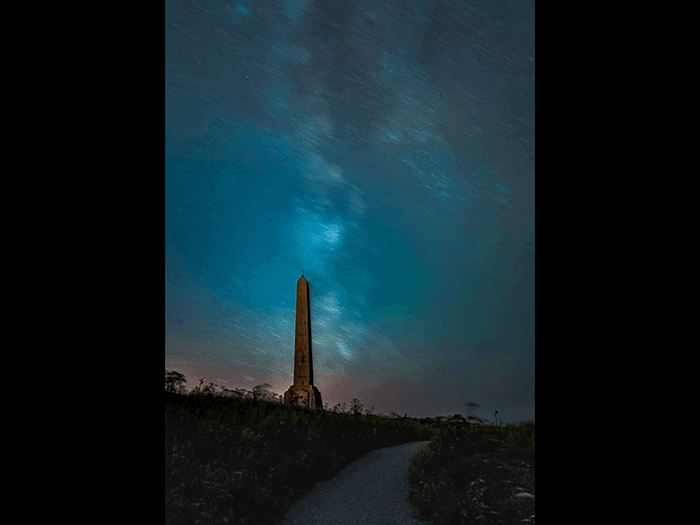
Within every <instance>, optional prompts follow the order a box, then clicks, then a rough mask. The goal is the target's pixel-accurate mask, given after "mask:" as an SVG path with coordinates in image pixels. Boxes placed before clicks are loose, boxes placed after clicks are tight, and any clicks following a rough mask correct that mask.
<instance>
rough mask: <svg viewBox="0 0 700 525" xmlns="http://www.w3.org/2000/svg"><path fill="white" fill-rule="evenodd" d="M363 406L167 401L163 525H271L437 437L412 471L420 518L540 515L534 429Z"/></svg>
mask: <svg viewBox="0 0 700 525" xmlns="http://www.w3.org/2000/svg"><path fill="white" fill-rule="evenodd" d="M360 408H361V407H359V408H358V403H354V404H353V406H352V407H351V408H350V409H349V410H348V411H345V412H344V411H342V410H341V409H340V408H339V407H335V409H334V410H324V409H315V410H311V409H307V408H302V407H295V406H291V405H284V404H281V403H279V402H274V401H270V400H266V399H259V398H256V397H242V396H236V395H222V394H221V393H219V394H214V393H202V392H191V393H186V394H185V393H175V392H167V391H166V392H165V522H166V524H168V525H176V524H183V525H184V524H187V525H195V524H207V525H209V524H223V523H228V524H236V525H238V524H241V525H243V524H251V525H252V524H255V525H273V524H275V523H277V522H279V521H281V520H282V519H283V518H284V515H285V514H286V512H287V511H288V510H289V508H290V507H291V505H292V504H293V503H295V502H296V501H298V500H299V499H301V497H303V496H304V495H305V494H306V493H307V492H308V491H310V490H311V489H313V487H314V486H315V485H316V483H318V482H319V481H324V480H327V479H331V478H333V477H334V476H335V475H337V474H338V473H339V472H340V471H341V470H342V469H343V468H345V467H346V466H347V465H348V464H349V463H351V462H352V461H354V460H356V459H359V458H360V457H362V456H363V455H364V454H366V453H368V452H370V451H372V450H375V449H377V448H382V447H388V446H394V445H400V444H402V443H407V442H410V441H420V440H429V439H432V442H431V443H430V445H429V446H428V447H425V448H424V449H423V450H422V451H421V452H420V453H419V454H416V456H414V458H413V459H412V460H411V463H410V464H409V466H408V467H407V469H406V476H407V483H408V488H409V490H408V492H409V494H408V496H409V501H410V503H411V505H412V507H413V509H414V511H415V516H416V517H417V518H419V519H423V520H425V521H430V522H431V523H434V524H435V525H437V524H451V523H488V524H500V523H516V522H520V520H521V519H524V518H528V517H529V516H530V515H531V514H534V497H531V496H534V478H535V474H534V472H535V452H534V449H535V446H534V423H532V424H523V425H518V426H506V427H490V426H477V425H469V424H464V423H462V424H457V423H455V421H452V422H444V421H436V420H433V419H429V418H425V419H418V418H409V417H396V416H395V415H394V416H393V417H390V416H384V415H380V414H371V413H369V411H365V412H364V413H363V412H362V410H361V409H360ZM523 493H525V494H529V495H530V496H522V495H520V496H518V494H523ZM481 516H483V517H481ZM516 518H517V519H516ZM475 519H478V521H474V520H475Z"/></svg>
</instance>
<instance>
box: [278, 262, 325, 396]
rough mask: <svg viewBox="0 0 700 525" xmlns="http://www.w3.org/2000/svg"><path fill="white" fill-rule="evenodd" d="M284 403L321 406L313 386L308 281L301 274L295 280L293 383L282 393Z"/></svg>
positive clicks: (317, 392) (319, 393) (317, 393)
mask: <svg viewBox="0 0 700 525" xmlns="http://www.w3.org/2000/svg"><path fill="white" fill-rule="evenodd" d="M284 402H285V403H296V404H299V405H304V406H308V407H311V408H314V407H323V403H322V401H321V392H319V391H318V388H316V387H315V386H314V368H313V363H312V361H311V303H310V300H309V283H308V282H307V280H306V279H305V278H304V276H303V275H302V276H301V278H300V279H299V280H298V281H297V324H296V332H295V335H294V384H293V385H292V386H290V387H289V390H287V391H286V392H285V393H284Z"/></svg>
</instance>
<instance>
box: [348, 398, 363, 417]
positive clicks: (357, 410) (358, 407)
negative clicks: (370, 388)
mask: <svg viewBox="0 0 700 525" xmlns="http://www.w3.org/2000/svg"><path fill="white" fill-rule="evenodd" d="M362 407H363V405H362V403H361V402H360V400H359V399H353V400H352V406H351V410H352V413H353V414H354V415H356V416H359V415H360V414H362Z"/></svg>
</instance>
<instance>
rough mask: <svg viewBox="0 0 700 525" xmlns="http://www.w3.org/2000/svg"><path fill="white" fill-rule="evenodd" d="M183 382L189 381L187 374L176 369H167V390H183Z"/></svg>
mask: <svg viewBox="0 0 700 525" xmlns="http://www.w3.org/2000/svg"><path fill="white" fill-rule="evenodd" d="M183 383H187V380H186V379H185V376H184V375H183V374H181V373H180V372H176V371H175V370H166V371H165V390H166V391H167V392H182V391H183V390H184V386H183Z"/></svg>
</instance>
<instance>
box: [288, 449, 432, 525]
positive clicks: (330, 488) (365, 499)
mask: <svg viewBox="0 0 700 525" xmlns="http://www.w3.org/2000/svg"><path fill="white" fill-rule="evenodd" d="M427 443H430V442H429V441H413V442H411V443H405V444H403V445H398V446H396V447H387V448H380V449H378V450H375V451H373V452H370V453H369V454H367V455H366V456H364V457H362V458H360V459H358V460H357V461H355V462H353V463H351V464H350V465H348V466H347V467H345V469H344V470H342V471H341V472H340V474H338V475H337V476H336V477H335V478H333V479H331V480H328V481H323V482H321V483H319V484H318V485H316V487H315V488H314V489H313V490H312V491H311V492H310V493H309V494H307V495H306V497H304V499H302V500H301V501H298V502H297V503H295V504H294V505H293V506H292V508H291V509H290V510H289V512H288V513H287V515H286V517H285V519H284V521H281V522H280V523H279V524H278V525H424V524H425V523H426V522H424V521H418V520H416V519H415V518H412V517H411V508H410V506H409V504H408V500H407V499H406V479H405V477H404V470H405V469H406V466H407V465H408V460H409V459H410V458H411V455H412V454H413V453H414V452H416V450H417V449H418V448H419V447H420V446H421V445H424V444H427Z"/></svg>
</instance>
